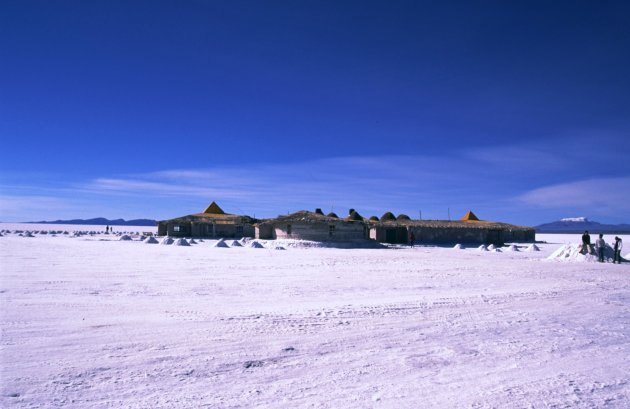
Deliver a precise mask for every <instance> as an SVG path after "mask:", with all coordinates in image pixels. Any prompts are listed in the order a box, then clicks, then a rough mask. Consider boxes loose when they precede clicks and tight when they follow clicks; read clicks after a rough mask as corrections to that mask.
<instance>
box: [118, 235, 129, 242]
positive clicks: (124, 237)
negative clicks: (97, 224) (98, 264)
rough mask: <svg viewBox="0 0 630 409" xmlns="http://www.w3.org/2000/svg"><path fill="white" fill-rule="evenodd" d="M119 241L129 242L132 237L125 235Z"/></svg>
mask: <svg viewBox="0 0 630 409" xmlns="http://www.w3.org/2000/svg"><path fill="white" fill-rule="evenodd" d="M118 240H119V241H129V240H131V237H129V236H127V235H126V234H123V235H122V236H120V237H119V238H118Z"/></svg>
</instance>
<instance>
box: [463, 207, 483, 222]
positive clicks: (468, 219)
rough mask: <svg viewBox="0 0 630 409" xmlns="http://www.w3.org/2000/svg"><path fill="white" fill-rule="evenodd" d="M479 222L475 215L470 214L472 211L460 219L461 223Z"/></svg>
mask: <svg viewBox="0 0 630 409" xmlns="http://www.w3.org/2000/svg"><path fill="white" fill-rule="evenodd" d="M473 220H474V221H479V218H478V217H477V216H475V214H474V213H473V212H472V210H469V211H468V213H466V214H465V215H464V217H462V221H464V222H469V221H473Z"/></svg>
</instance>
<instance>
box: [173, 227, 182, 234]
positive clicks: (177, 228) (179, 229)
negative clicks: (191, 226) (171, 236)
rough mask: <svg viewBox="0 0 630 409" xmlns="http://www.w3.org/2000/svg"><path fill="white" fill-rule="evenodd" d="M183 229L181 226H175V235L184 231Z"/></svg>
mask: <svg viewBox="0 0 630 409" xmlns="http://www.w3.org/2000/svg"><path fill="white" fill-rule="evenodd" d="M181 229H182V227H181V226H173V231H174V232H175V233H179V232H180V231H182V230H181Z"/></svg>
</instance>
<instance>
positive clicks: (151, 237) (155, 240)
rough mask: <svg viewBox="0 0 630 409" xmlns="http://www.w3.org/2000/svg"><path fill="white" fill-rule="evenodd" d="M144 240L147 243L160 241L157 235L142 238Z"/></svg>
mask: <svg viewBox="0 0 630 409" xmlns="http://www.w3.org/2000/svg"><path fill="white" fill-rule="evenodd" d="M142 242H143V243H146V244H157V243H159V242H158V241H157V239H156V238H155V237H153V236H149V237H147V238H146V239H144V240H142Z"/></svg>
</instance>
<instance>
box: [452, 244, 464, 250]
mask: <svg viewBox="0 0 630 409" xmlns="http://www.w3.org/2000/svg"><path fill="white" fill-rule="evenodd" d="M453 248H454V249H455V250H462V249H463V248H464V247H463V246H462V245H461V244H459V243H457V244H456V245H455V247H453Z"/></svg>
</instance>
